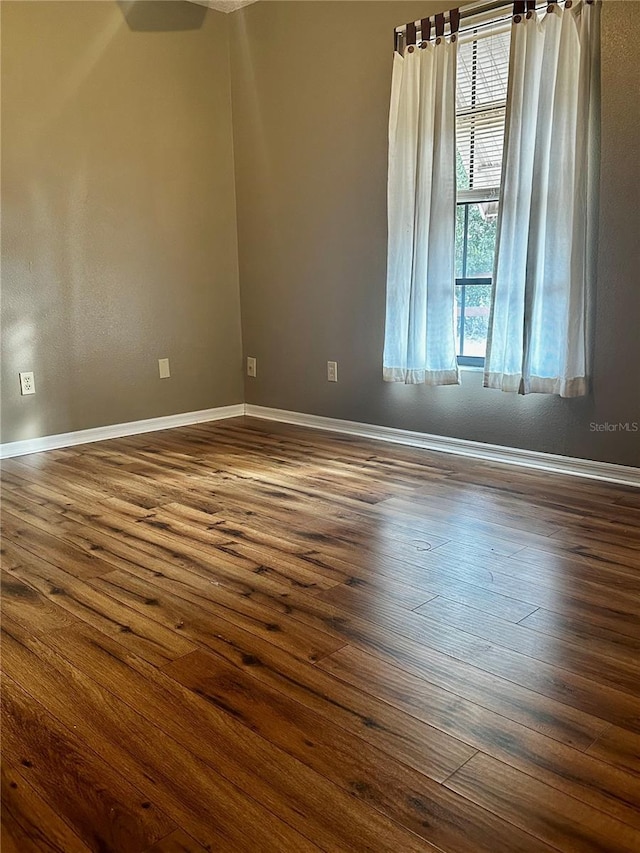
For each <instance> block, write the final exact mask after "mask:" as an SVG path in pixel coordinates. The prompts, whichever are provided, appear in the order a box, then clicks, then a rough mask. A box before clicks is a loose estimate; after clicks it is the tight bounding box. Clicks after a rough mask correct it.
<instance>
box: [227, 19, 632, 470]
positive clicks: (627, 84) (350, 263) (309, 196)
mask: <svg viewBox="0 0 640 853" xmlns="http://www.w3.org/2000/svg"><path fill="white" fill-rule="evenodd" d="M443 8H445V6H444V4H442V3H428V2H426V3H425V2H419V3H405V2H394V3H391V2H369V3H367V2H356V3H350V2H275V3H257V4H256V5H254V6H249V7H247V8H246V9H245V10H243V11H242V12H239V13H237V14H236V15H234V16H233V21H232V24H233V27H232V33H233V35H232V44H233V49H232V54H231V56H232V86H233V116H234V132H235V154H236V187H237V200H238V233H239V247H240V280H241V284H242V321H243V342H244V350H245V353H246V354H248V355H253V356H256V357H257V359H258V378H257V379H256V380H249V379H247V380H245V388H246V399H247V402H250V403H256V404H260V405H265V406H275V407H279V408H283V409H290V410H294V411H300V412H310V413H314V414H319V415H326V416H330V417H338V418H346V419H350V420H356V421H364V422H367V423H376V424H383V425H387V426H393V427H401V428H406V429H412V430H421V431H424V432H429V433H436V434H442V435H448V436H456V437H459V438H466V439H474V440H477V441H486V442H490V443H494V444H502V445H508V446H515V447H524V448H529V449H532V450H541V451H547V452H552V453H560V454H566V455H570V456H579V457H585V458H591V459H598V460H603V461H611V462H619V463H623V464H640V433H636V434H630V433H622V434H619V433H594V432H592V431H591V429H590V423H591V422H595V421H599V422H604V421H608V422H611V423H613V422H618V421H640V402H639V397H640V380H639V378H638V369H639V365H640V329H639V328H638V321H639V320H640V274H639V269H640V265H639V261H640V256H639V249H638V247H639V245H640V239H639V236H638V219H637V215H638V203H639V201H640V199H639V196H638V185H639V181H638V168H639V166H638V164H639V162H640V150H639V148H640V143H639V140H640V133H639V120H638V107H637V96H636V95H635V94H633V93H637V92H638V91H640V62H639V60H638V48H637V45H638V44H639V43H640V16H638V14H637V12H638V5H637V4H636V3H624V2H622V3H618V2H614V3H611V2H608V3H606V4H605V8H604V11H603V157H602V200H601V217H600V255H599V298H598V306H597V323H596V329H595V331H596V338H595V346H596V366H595V375H594V382H593V394H592V395H591V396H589V397H587V398H583V399H578V400H562V399H559V398H556V397H547V396H541V395H531V396H529V397H524V398H523V397H519V396H517V395H511V394H505V393H503V392H500V391H492V390H488V389H483V388H482V387H481V382H482V376H481V374H480V373H473V372H465V373H464V374H463V379H462V385H461V386H458V387H446V388H435V389H434V388H424V387H415V386H412V387H405V386H400V385H391V384H386V383H383V382H382V379H381V370H382V368H381V360H382V344H383V332H384V293H385V263H386V208H385V206H386V199H385V195H386V145H387V140H386V133H387V111H388V102H389V87H390V74H391V47H392V41H391V31H392V29H393V26H394V25H395V24H397V23H400V22H402V21H406V20H411V19H413V18H418V17H422V16H423V15H424V14H425V13H429V12H433V11H441V10H442V9H443ZM329 359H331V360H337V361H338V363H339V382H338V383H337V384H331V383H328V382H327V381H326V362H327V360H329Z"/></svg>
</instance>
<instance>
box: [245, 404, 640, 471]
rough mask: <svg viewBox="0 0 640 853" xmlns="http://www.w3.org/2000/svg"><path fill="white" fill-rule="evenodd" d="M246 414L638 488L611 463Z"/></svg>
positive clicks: (268, 413) (258, 409)
mask: <svg viewBox="0 0 640 853" xmlns="http://www.w3.org/2000/svg"><path fill="white" fill-rule="evenodd" d="M245 414H246V415H250V416H251V417H253V418H261V419H262V420H268V421H280V422H281V423H286V424H295V425H297V426H306V427H314V428H316V429H324V430H329V431H331V432H339V433H344V434H345V435H355V436H358V437H359V438H373V439H378V440H380V441H389V442H393V443H394V444H405V445H408V446H409V447H420V448H422V449H424V450H436V451H438V452H440V453H452V454H454V455H456V456H468V457H470V458H472V459H482V460H484V461H486V462H500V463H503V464H505V465H519V466H521V467H524V468H534V469H536V470H538V471H547V472H549V473H553V474H569V475H571V476H573V477H586V478H589V479H591V480H604V481H606V482H608V483H618V484H620V485H625V486H634V487H635V488H640V468H632V467H630V466H627V465H615V464H613V463H611V462H595V461H592V460H589V459H578V458H575V457H571V456H556V455H555V454H552V453H538V452H535V451H533V450H522V449H521V448H517V447H501V446H499V445H497V444H484V443H482V442H479V441H469V440H467V439H462V438H448V437H447V436H443V435H430V434H428V433H422V432H411V431H410V430H404V429H395V428H393V427H385V426H377V425H375V424H363V423H357V422H356V421H343V420H339V419H337V418H325V417H322V416H320V415H308V414H304V413H302V412H287V411H285V410H283V409H270V408H267V407H265V406H254V405H252V404H250V403H247V404H246V405H245Z"/></svg>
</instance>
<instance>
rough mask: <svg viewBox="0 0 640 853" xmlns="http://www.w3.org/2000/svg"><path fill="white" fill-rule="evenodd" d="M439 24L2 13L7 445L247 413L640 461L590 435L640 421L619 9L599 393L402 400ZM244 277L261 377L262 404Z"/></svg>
mask: <svg viewBox="0 0 640 853" xmlns="http://www.w3.org/2000/svg"><path fill="white" fill-rule="evenodd" d="M634 7H635V8H634ZM442 8H444V4H443V3H441V2H428V0H427V2H404V0H399V1H398V2H384V0H383V2H377V0H374V2H367V1H366V0H360V2H343V0H340V2H295V1H294V0H289V2H259V3H257V4H255V5H253V6H249V7H247V8H246V9H245V10H243V11H242V12H238V13H234V14H233V15H231V16H225V15H222V14H218V13H215V12H211V11H209V12H206V13H205V11H204V10H203V9H202V8H200V7H198V6H194V5H192V4H187V3H172V2H140V3H135V2H131V0H128V2H122V3H112V2H97V3H93V2H84V3H83V2H68V3H65V2H29V3H25V2H20V0H19V1H18V2H12V1H11V0H9V2H7V0H5V1H4V2H3V3H2V23H3V27H2V72H3V91H2V95H3V97H2V122H3V128H2V129H3V140H2V142H3V145H2V167H3V183H2V214H3V233H2V237H3V245H2V261H3V267H2V285H3V288H2V299H3V304H2V326H3V328H2V333H3V340H2V344H3V359H2V380H3V381H2V440H3V441H12V440H18V439H24V438H30V437H34V436H39V435H48V434H54V433H59V432H65V431H68V430H76V429H84V428H88V427H92V426H99V425H104V424H109V423H119V422H123V421H129V420H136V419H139V418H149V417H154V416H159V415H165V414H171V413H175V412H180V411H191V410H195V409H201V408H207V407H210V406H218V405H226V404H230V403H236V402H240V401H241V400H242V399H243V395H246V399H247V401H248V402H251V403H258V404H262V405H265V406H274V407H280V408H284V409H291V410H295V411H300V412H311V413H315V414H320V415H327V416H332V417H340V418H346V419H350V420H356V421H364V422H369V423H377V424H383V425H388V426H396V427H401V428H407V429H414V430H421V431H425V432H431V433H437V434H443V435H449V436H456V437H461V438H469V439H475V440H479V441H487V442H491V443H495V444H504V445H509V446H516V447H525V448H530V449H533V450H545V451H549V452H554V453H561V454H567V455H573V456H582V457H586V458H591V459H601V460H605V461H612V462H620V463H625V464H639V463H640V438H639V437H638V436H639V434H637V433H636V434H627V433H594V432H592V431H591V430H590V423H591V422H595V421H598V422H604V421H608V422H610V423H617V422H618V421H634V420H635V421H640V405H639V395H640V382H639V379H638V365H639V364H640V333H639V331H638V320H639V319H640V284H639V279H640V276H639V275H638V269H639V261H640V257H639V245H640V240H639V239H638V225H637V211H638V205H639V201H640V199H639V197H638V184H639V181H638V168H639V167H638V163H639V161H640V151H639V139H640V132H639V131H640V128H639V117H638V109H637V103H636V100H635V99H634V97H633V93H634V92H636V91H638V89H640V63H639V61H638V58H637V44H638V43H640V19H639V18H638V16H637V14H636V11H637V5H636V4H632V3H624V2H622V3H617V2H613V3H612V2H608V3H606V4H605V8H604V12H603V57H604V62H603V169H602V203H601V217H600V256H599V257H600V260H599V278H600V281H599V298H598V306H597V324H596V330H595V331H596V338H595V341H596V369H595V376H594V389H593V394H592V395H591V396H589V397H588V398H584V399H579V400H561V399H558V398H554V397H542V396H535V395H532V396H531V397H526V398H522V397H518V396H515V395H507V394H503V393H501V392H498V391H489V390H486V389H482V388H481V375H480V374H479V373H473V372H465V373H464V374H463V384H462V386H460V387H448V388H440V389H433V388H423V387H405V386H398V385H389V384H385V383H383V382H382V379H381V357H382V341H383V330H384V289H385V262H386V200H385V195H386V145H387V142H386V133H387V109H388V100H389V85H390V72H391V35H390V33H391V31H392V29H393V26H394V25H395V24H397V23H399V22H401V21H406V20H408V19H412V18H417V17H421V16H423V15H425V14H428V13H430V12H435V11H439V10H441V9H442ZM228 37H229V39H228ZM229 46H231V51H230V53H229ZM230 56H231V75H230V70H229V57H230ZM230 78H231V79H230ZM230 86H231V88H232V94H233V128H232V110H231V92H230ZM232 130H233V134H232ZM234 151H235V189H234ZM236 196H237V205H238V210H237V229H238V235H239V250H238V245H237V242H236ZM238 252H239V254H238ZM238 257H239V259H240V282H241V285H242V321H243V329H242V332H243V337H244V350H245V354H248V355H254V356H256V357H257V358H258V378H257V380H245V390H244V392H243V386H242V369H241V360H240V356H241V338H240V313H239V292H238V281H239V279H238ZM165 356H166V357H169V358H170V359H171V366H172V378H171V379H169V380H160V379H159V378H158V371H157V359H158V358H160V357H165ZM329 359H331V360H337V361H338V363H339V380H340V381H339V382H338V383H337V384H332V383H328V382H327V381H326V362H327V360H329ZM20 370H34V371H35V373H36V384H37V389H38V390H37V394H36V396H35V397H20V394H19V387H18V376H17V374H18V371H20Z"/></svg>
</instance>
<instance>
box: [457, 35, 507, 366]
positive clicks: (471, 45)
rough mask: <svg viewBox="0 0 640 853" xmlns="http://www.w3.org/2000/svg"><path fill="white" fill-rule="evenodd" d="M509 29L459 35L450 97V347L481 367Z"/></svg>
mask: <svg viewBox="0 0 640 853" xmlns="http://www.w3.org/2000/svg"><path fill="white" fill-rule="evenodd" d="M510 35H511V33H510V26H509V25H506V26H505V25H502V26H500V25H496V26H495V27H491V28H489V29H483V30H480V31H476V32H475V33H472V34H469V35H467V36H466V38H465V36H462V38H461V43H460V46H459V52H458V68H457V92H456V146H457V152H456V157H457V162H456V172H457V174H456V178H457V184H458V195H457V199H456V202H457V205H456V345H457V355H458V362H459V363H460V364H470V365H474V364H475V365H482V364H483V363H484V355H485V350H486V346H487V329H488V325H489V312H490V307H491V284H492V275H493V261H494V255H495V247H496V230H497V218H498V198H499V195H500V177H501V172H502V148H503V137H504V124H505V113H506V102H507V78H508V72H509V39H510Z"/></svg>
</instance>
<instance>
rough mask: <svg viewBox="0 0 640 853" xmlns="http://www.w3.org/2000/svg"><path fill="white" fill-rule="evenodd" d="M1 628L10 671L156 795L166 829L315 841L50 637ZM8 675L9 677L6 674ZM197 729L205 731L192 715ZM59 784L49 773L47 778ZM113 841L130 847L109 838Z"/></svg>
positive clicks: (234, 838)
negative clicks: (51, 643) (73, 660)
mask: <svg viewBox="0 0 640 853" xmlns="http://www.w3.org/2000/svg"><path fill="white" fill-rule="evenodd" d="M3 632H4V642H3V665H4V666H5V667H6V669H7V671H8V672H9V673H10V674H11V675H12V676H14V677H19V676H20V675H22V676H23V677H25V674H26V680H27V683H28V685H29V691H30V694H31V696H32V697H33V698H34V699H35V700H36V701H37V702H38V704H39V705H41V706H42V707H43V708H46V709H47V712H46V713H47V716H50V717H51V719H55V720H56V721H57V720H60V723H61V724H62V725H64V726H65V727H66V729H67V730H68V731H73V732H74V736H76V737H78V738H82V741H83V742H86V743H92V744H94V745H98V748H99V749H100V753H101V758H103V759H104V760H105V761H108V763H109V764H110V765H111V766H112V767H113V768H114V770H115V771H116V772H118V773H119V774H121V775H122V778H126V779H127V780H129V782H130V783H132V784H134V785H135V786H136V788H137V789H138V790H139V791H140V792H141V796H142V798H143V800H144V798H145V797H146V798H149V800H150V799H151V798H152V797H153V799H154V801H155V802H156V803H157V804H158V805H159V806H160V807H161V808H162V809H163V810H164V812H165V814H167V815H168V816H169V817H170V818H171V819H172V820H173V821H174V823H173V825H170V824H168V823H167V822H165V824H164V827H163V829H164V831H163V833H162V835H163V836H164V835H167V834H168V833H169V831H171V830H172V829H173V828H174V827H175V825H176V824H179V825H180V826H182V827H184V828H185V829H186V830H187V831H188V832H189V833H190V834H192V835H193V836H194V837H195V838H196V839H197V840H198V841H199V842H200V843H201V844H203V846H205V847H206V846H207V845H209V844H210V845H218V846H222V847H223V849H225V848H226V849H233V848H234V847H235V848H236V849H237V848H239V847H241V845H242V844H247V846H253V847H261V849H265V850H272V851H274V853H275V851H279V850H282V849H296V850H298V849H299V850H304V851H311V850H315V849H317V848H316V846H315V845H314V844H313V843H312V842H310V841H308V840H307V839H305V838H304V837H303V836H302V835H300V834H299V833H297V832H295V831H294V830H293V829H291V828H290V827H289V825H288V824H286V823H284V822H283V821H282V820H280V818H278V817H276V816H275V815H273V814H272V813H271V812H270V811H268V810H267V809H264V808H262V807H261V806H259V804H258V803H256V802H255V800H254V799H253V798H252V797H251V796H246V795H244V794H243V793H242V792H240V791H239V790H238V789H237V788H235V787H234V786H233V785H232V784H231V783H230V782H229V781H228V780H226V779H225V778H224V777H223V776H221V775H220V774H219V773H218V772H217V770H215V769H214V768H213V767H212V766H210V765H207V764H205V763H204V762H203V761H202V759H201V758H200V757H199V755H196V754H195V752H192V751H190V750H187V749H186V748H185V747H183V746H181V745H180V744H179V743H178V742H177V741H175V740H174V739H173V738H170V737H163V736H162V733H161V731H160V730H159V729H158V728H157V727H156V726H155V725H154V724H153V722H151V720H150V719H145V718H144V717H143V716H142V715H141V714H139V713H138V712H137V711H135V710H134V709H132V708H131V707H130V706H128V705H127V704H126V703H124V702H122V701H121V700H119V699H118V698H117V697H115V696H114V695H113V694H112V693H111V692H109V691H107V690H105V689H104V688H102V687H101V686H100V685H98V684H97V682H95V681H94V680H93V679H91V678H89V677H88V676H86V675H85V674H84V673H82V672H81V671H80V670H78V669H77V668H75V667H73V666H72V665H71V664H69V663H68V662H66V661H65V659H64V658H62V657H61V656H60V655H58V654H57V653H56V652H54V651H53V650H51V649H50V648H49V647H48V646H47V645H45V644H44V643H42V642H41V641H39V640H37V639H36V638H30V639H28V640H27V641H26V642H25V641H24V639H23V638H21V637H20V636H19V635H18V633H17V632H12V633H9V632H7V631H6V629H5V628H3ZM9 683H10V685H12V684H13V682H11V681H10V680H9ZM57 725H59V724H57ZM195 732H198V733H199V734H200V737H201V736H202V732H201V731H199V727H198V726H197V720H196V728H195ZM199 751H200V750H198V752H199ZM32 755H34V756H35V757H34V758H31V759H30V760H31V761H32V762H33V763H35V762H37V761H39V760H41V758H42V750H40V751H38V750H37V744H34V752H33V753H32ZM56 784H57V782H56V776H55V773H52V775H51V777H50V785H54V786H55V785H56ZM212 804H215V809H212ZM142 808H143V809H145V808H146V809H148V804H146V805H145V804H144V802H143V806H142ZM155 840H157V838H156V839H155ZM152 841H153V839H152ZM148 844H149V841H147V845H148ZM113 849H117V850H120V849H123V850H124V849H131V847H130V846H129V847H126V848H125V847H124V846H123V847H118V846H116V845H115V844H114V845H113ZM137 849H142V850H144V849H146V848H145V847H143V846H140V847H138V848H137Z"/></svg>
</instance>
